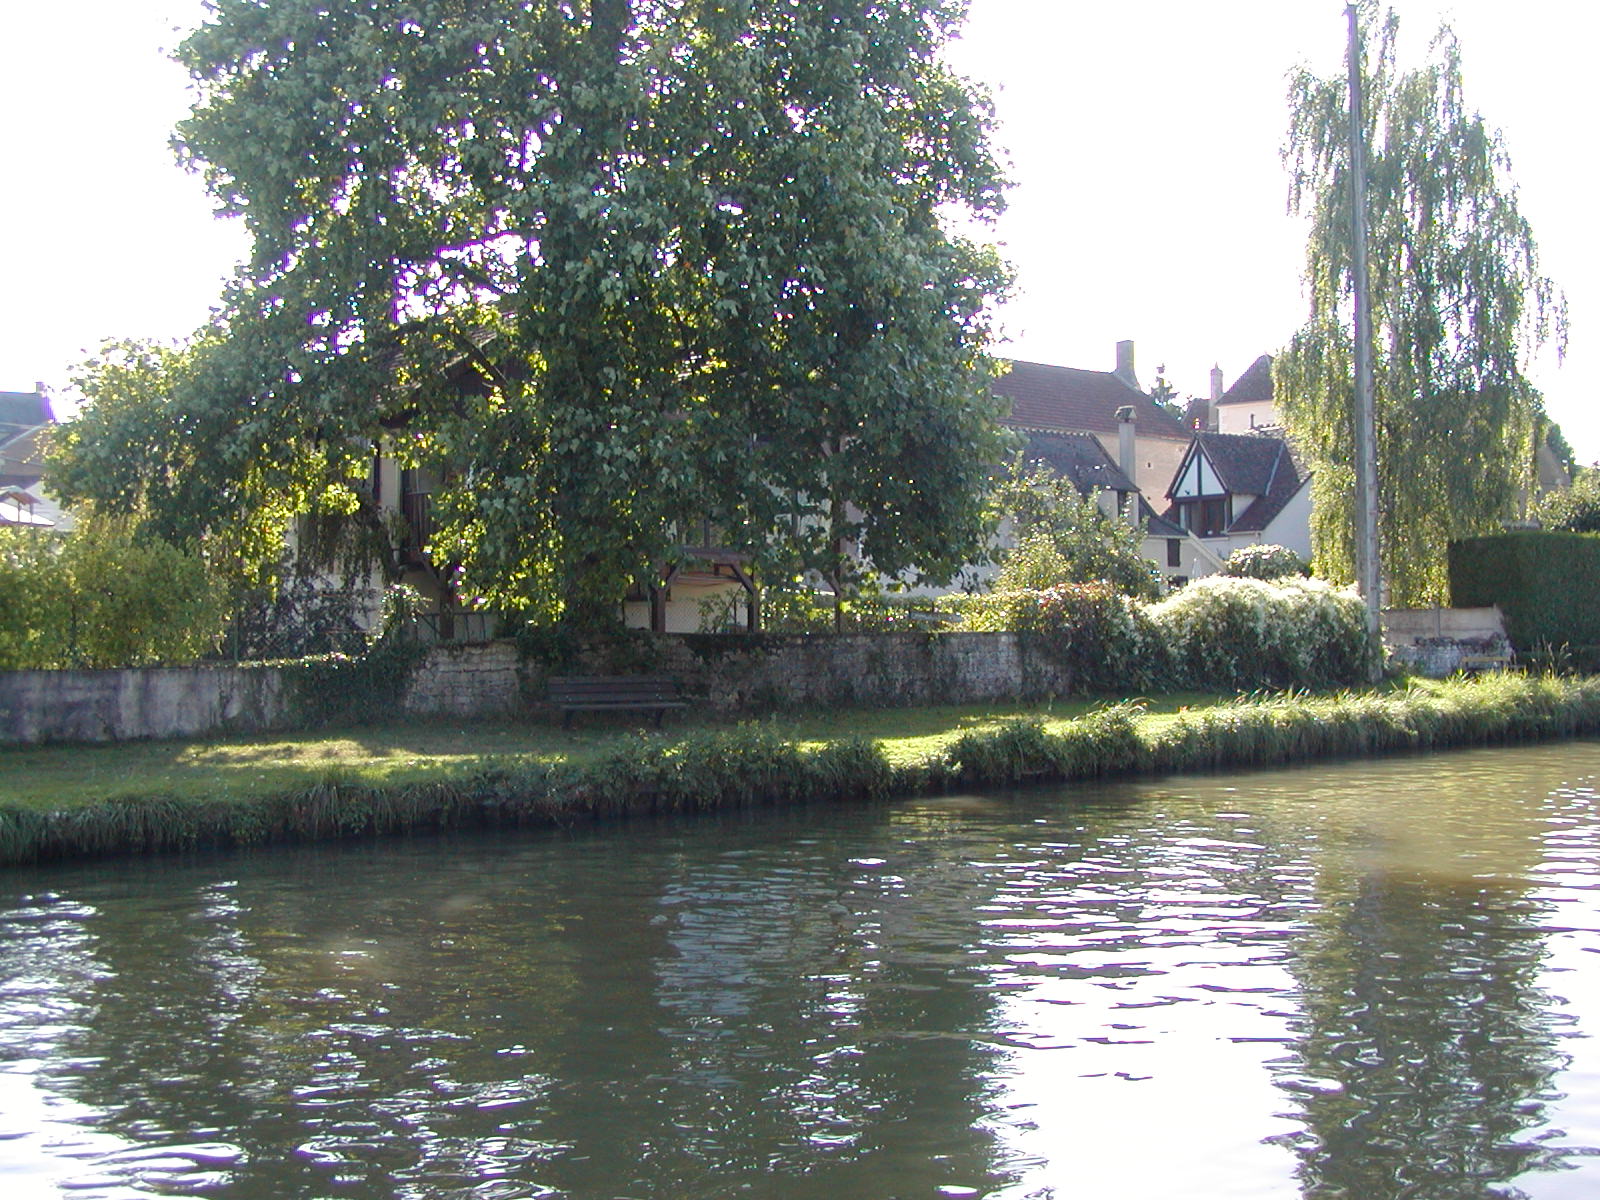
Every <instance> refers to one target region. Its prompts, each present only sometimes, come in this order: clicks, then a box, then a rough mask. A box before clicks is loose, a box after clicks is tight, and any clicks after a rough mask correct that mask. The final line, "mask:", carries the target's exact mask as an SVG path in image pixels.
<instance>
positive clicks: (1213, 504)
mask: <svg viewBox="0 0 1600 1200" xmlns="http://www.w3.org/2000/svg"><path fill="white" fill-rule="evenodd" d="M1310 483H1311V476H1310V475H1308V474H1307V473H1306V472H1305V471H1304V470H1303V469H1302V468H1301V466H1300V464H1299V462H1298V461H1297V460H1296V459H1295V456H1294V452H1293V450H1292V449H1291V447H1290V445H1289V443H1288V442H1287V441H1286V440H1285V439H1283V438H1281V437H1272V436H1270V435H1266V434H1259V433H1197V434H1195V435H1194V438H1193V440H1192V441H1191V442H1190V445H1189V449H1188V451H1187V453H1186V454H1185V455H1184V458H1183V461H1182V463H1181V464H1180V465H1179V467H1178V470H1177V472H1176V473H1175V474H1174V475H1173V478H1172V485H1171V487H1169V488H1168V489H1167V498H1168V500H1169V501H1170V504H1169V506H1168V508H1167V510H1166V512H1164V513H1163V514H1162V517H1163V518H1164V520H1165V521H1166V522H1169V523H1170V525H1169V527H1176V528H1177V529H1179V530H1181V531H1182V533H1183V536H1184V538H1185V544H1184V545H1183V546H1182V547H1180V549H1179V556H1180V559H1181V562H1180V563H1179V564H1169V565H1171V566H1174V567H1180V566H1181V569H1179V570H1176V571H1175V573H1176V574H1180V575H1182V576H1184V577H1186V578H1194V577H1196V576H1200V575H1210V574H1212V573H1214V572H1215V571H1216V570H1217V569H1218V568H1219V567H1220V566H1221V564H1222V563H1223V562H1224V561H1226V560H1227V557H1228V555H1230V554H1232V553H1233V551H1235V550H1236V549H1238V548H1239V547H1240V546H1248V545H1253V544H1255V543H1258V542H1260V543H1267V544H1271V545H1279V546H1286V547H1287V548H1289V549H1290V550H1293V551H1294V552H1295V553H1296V554H1298V555H1299V556H1300V557H1301V558H1305V559H1308V558H1310V557H1311V487H1310Z"/></svg>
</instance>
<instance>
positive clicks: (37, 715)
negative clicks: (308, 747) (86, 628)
mask: <svg viewBox="0 0 1600 1200" xmlns="http://www.w3.org/2000/svg"><path fill="white" fill-rule="evenodd" d="M287 693H288V688H287V687H285V685H284V678H283V673H282V672H281V671H279V670H278V669H276V668H274V667H142V668H130V669H128V670H122V671H3V672H0V743H6V742H12V743H33V742H69V741H70V742H116V741H125V740H130V739H134V738H172V737H197V736H200V735H202V734H208V733H216V732H219V731H222V730H237V731H240V732H253V731H255V730H259V729H274V728H283V727H286V726H288V725H291V724H292V723H293V720H294V714H293V712H292V711H291V705H290V703H289V697H288V694H287Z"/></svg>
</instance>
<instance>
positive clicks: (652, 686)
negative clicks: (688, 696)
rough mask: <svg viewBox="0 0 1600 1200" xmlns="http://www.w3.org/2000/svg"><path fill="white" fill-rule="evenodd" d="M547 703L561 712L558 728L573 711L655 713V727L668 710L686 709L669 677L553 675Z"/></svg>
mask: <svg viewBox="0 0 1600 1200" xmlns="http://www.w3.org/2000/svg"><path fill="white" fill-rule="evenodd" d="M550 703H551V704H554V705H555V706H556V707H557V708H559V709H561V712H562V717H561V727H562V728H563V729H568V728H571V726H572V714H573V713H575V712H579V711H580V710H581V711H584V712H626V711H636V712H654V713H655V714H656V727H657V728H660V725H661V718H662V717H663V716H664V715H665V714H666V711H667V709H669V708H687V707H688V701H686V700H685V699H684V698H683V692H682V689H680V688H679V686H678V681H677V680H676V679H673V678H672V677H671V676H669V675H555V676H552V677H551V679H550Z"/></svg>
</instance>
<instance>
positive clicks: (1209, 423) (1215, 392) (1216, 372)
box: [1206, 367, 1222, 433]
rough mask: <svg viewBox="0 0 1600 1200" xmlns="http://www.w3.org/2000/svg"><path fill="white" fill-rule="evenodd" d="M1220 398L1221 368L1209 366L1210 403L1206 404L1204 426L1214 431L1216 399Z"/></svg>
mask: <svg viewBox="0 0 1600 1200" xmlns="http://www.w3.org/2000/svg"><path fill="white" fill-rule="evenodd" d="M1221 399H1222V368H1221V367H1212V368H1211V403H1210V404H1208V405H1207V406H1206V428H1207V429H1209V430H1211V431H1212V432H1213V433H1215V432H1216V431H1217V430H1218V429H1219V428H1220V427H1221V426H1220V425H1219V423H1218V414H1217V401H1219V400H1221Z"/></svg>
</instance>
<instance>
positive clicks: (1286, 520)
mask: <svg viewBox="0 0 1600 1200" xmlns="http://www.w3.org/2000/svg"><path fill="white" fill-rule="evenodd" d="M1256 540H1257V541H1261V542H1265V543H1267V544H1268V545H1273V546H1286V547H1288V548H1289V549H1290V550H1293V551H1294V552H1295V553H1296V554H1298V555H1299V556H1300V557H1301V558H1302V559H1304V560H1305V561H1306V562H1310V561H1311V484H1310V483H1309V482H1307V483H1306V484H1305V485H1304V486H1303V487H1301V489H1300V490H1299V491H1298V492H1296V493H1295V494H1294V496H1293V497H1292V498H1291V499H1290V500H1289V503H1287V504H1285V505H1284V506H1283V508H1282V510H1281V511H1280V512H1279V513H1278V515H1277V516H1276V517H1274V518H1273V519H1272V520H1271V522H1269V523H1268V525H1267V527H1266V528H1265V529H1263V530H1262V531H1261V536H1260V537H1259V538H1258V539H1256Z"/></svg>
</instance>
